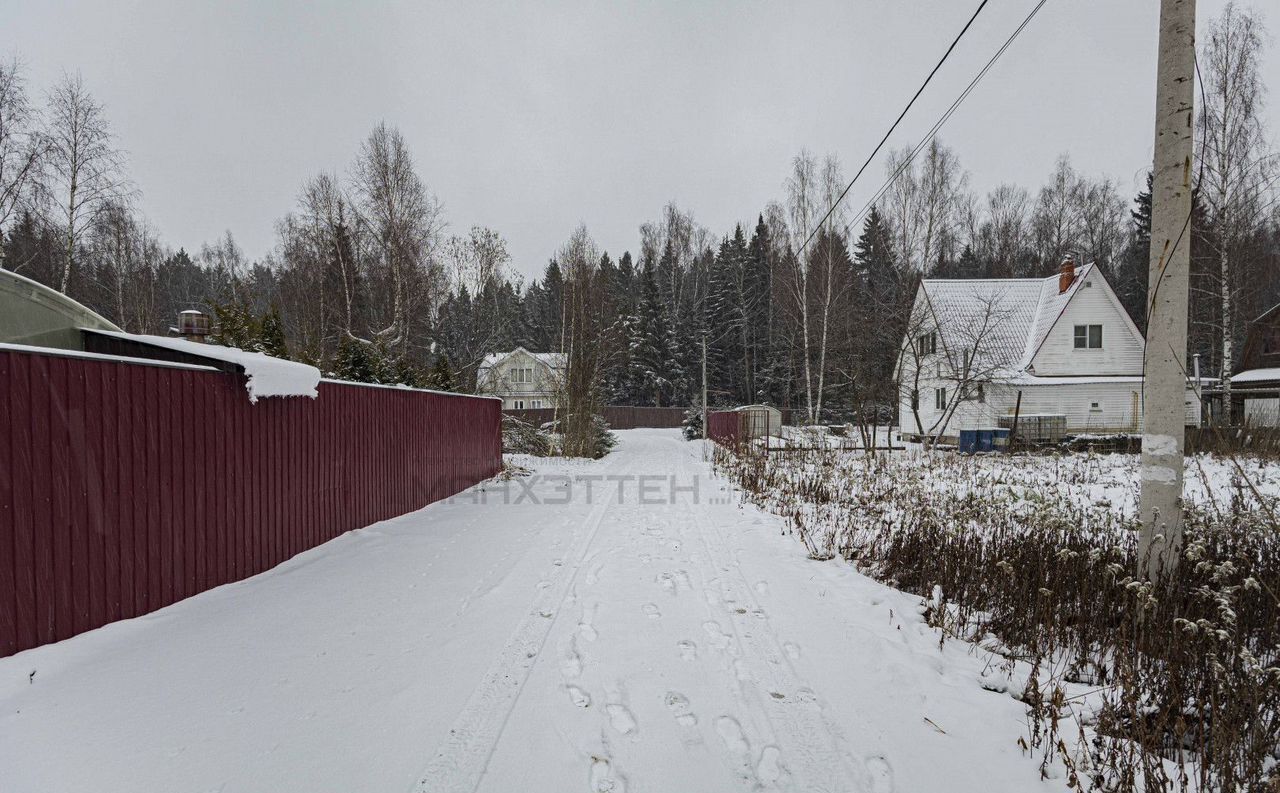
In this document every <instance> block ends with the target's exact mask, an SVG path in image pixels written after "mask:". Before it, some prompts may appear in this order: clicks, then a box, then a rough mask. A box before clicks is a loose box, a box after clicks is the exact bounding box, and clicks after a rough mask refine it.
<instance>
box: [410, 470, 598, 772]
mask: <svg viewBox="0 0 1280 793" xmlns="http://www.w3.org/2000/svg"><path fill="white" fill-rule="evenodd" d="M619 465H620V464H619V463H615V464H614V465H611V466H609V467H608V468H607V469H606V470H605V471H604V473H605V474H614V473H617V471H616V470H615V469H616V468H618V467H619ZM589 492H592V493H596V492H600V491H597V490H590V491H589ZM614 498H615V497H614V494H612V493H610V494H609V495H607V496H602V497H601V499H602V500H601V502H600V503H599V504H597V505H596V506H595V507H594V508H592V510H591V512H590V513H588V515H587V517H586V519H585V520H584V521H583V523H582V525H581V527H580V528H579V532H578V536H577V537H576V538H575V544H574V546H573V547H572V549H571V551H570V553H568V554H567V555H566V556H567V557H568V558H569V559H572V560H573V562H572V563H571V564H568V563H566V564H560V565H558V566H555V567H553V569H552V571H551V573H549V574H548V575H546V576H544V579H546V580H549V581H550V584H549V585H548V586H540V587H539V588H537V589H535V596H534V599H533V601H532V602H531V603H530V604H529V607H528V609H527V611H526V612H525V615H524V617H523V618H522V619H521V620H520V622H519V624H517V625H516V629H515V631H513V632H512V634H511V637H510V638H509V639H507V642H506V644H504V645H503V646H502V648H501V649H499V650H498V652H497V654H496V656H495V657H494V660H493V662H492V663H491V664H490V666H489V670H488V671H487V672H486V673H485V676H484V677H483V678H482V679H481V681H480V683H479V685H477V686H476V687H475V689H474V690H473V691H472V692H471V696H470V697H468V698H467V703H466V705H464V706H463V708H462V711H461V712H460V713H459V714H458V716H457V718H455V719H454V722H453V725H452V726H451V727H450V729H449V735H448V737H447V738H445V740H444V743H443V744H442V745H441V746H440V747H439V748H437V749H436V752H435V754H434V756H433V757H432V759H431V761H430V762H429V763H428V764H427V767H426V768H425V769H424V770H423V771H422V773H421V774H419V775H418V781H417V783H416V784H415V785H414V787H413V791H414V793H474V792H475V790H476V788H477V787H479V785H480V781H481V779H483V778H484V773H485V770H486V769H487V767H488V765H489V760H490V758H491V757H492V756H493V751H494V749H495V748H497V745H498V739H499V738H501V737H502V731H503V729H504V728H505V727H506V724H507V720H508V719H509V718H510V716H511V712H512V710H514V709H515V705H516V702H517V701H518V700H519V698H520V692H521V691H522V690H523V688H524V684H525V681H526V680H528V679H529V673H530V672H531V671H532V670H533V667H534V666H535V665H536V664H537V662H538V659H539V658H540V657H541V655H542V649H543V647H544V645H545V644H546V641H547V636H548V635H550V633H551V629H552V628H553V627H554V626H555V624H556V622H557V621H558V620H559V618H560V614H561V612H562V611H564V608H565V600H566V598H567V597H568V596H569V593H570V591H571V590H572V589H573V583H574V581H575V580H576V579H577V577H578V573H579V572H580V571H581V569H582V568H583V567H584V566H586V565H587V564H588V563H590V562H591V560H592V558H593V557H592V556H591V554H590V550H591V544H592V542H593V541H594V540H595V537H596V534H597V533H598V531H599V529H600V524H601V523H603V522H604V518H605V515H606V514H608V512H609V509H610V507H612V506H613V505H614V503H615V500H614ZM566 561H567V560H566ZM588 701H589V700H588ZM607 768H608V764H607V763H606V764H605V769H607ZM594 773H595V770H593V775H594Z"/></svg>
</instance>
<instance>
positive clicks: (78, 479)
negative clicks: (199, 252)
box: [0, 349, 502, 656]
mask: <svg viewBox="0 0 1280 793" xmlns="http://www.w3.org/2000/svg"><path fill="white" fill-rule="evenodd" d="M500 409H501V404H500V402H498V401H497V400H493V399H485V398H478V397H467V396H458V395H451V394H438V393H432V392H426V391H415V390H410V389H401V388H383V387H376V386H362V385H356V384H351V383H338V382H329V381H324V382H321V383H320V386H319V397H318V398H317V399H308V398H305V397H291V398H266V399H260V400H259V401H258V403H257V404H250V402H249V399H248V395H247V393H246V391H245V387H244V377H243V376H241V375H235V374H228V373H225V372H219V371H214V370H210V369H206V368H203V367H192V366H181V365H165V364H160V363H157V364H155V365H148V364H140V363H130V362H126V361H120V360H113V359H110V358H88V357H77V356H65V355H59V354H57V353H56V352H54V351H50V352H49V353H47V354H46V353H43V352H41V353H34V352H27V351H14V350H10V349H0V656H5V655H10V654H12V653H15V652H18V651H20V650H24V649H27V648H29V647H35V646H38V645H41V644H45V643H48V642H52V641H58V640H61V639H65V638H67V637H70V636H74V635H75V634H77V633H81V632H83V631H87V630H90V629H92V628H96V627H98V626H100V625H105V624H106V623H109V622H112V621H114V620H119V619H124V618H128V617H135V616H138V615H141V614H146V613H148V612H151V611H155V610H156V609H158V608H161V607H163V606H166V605H169V604H170V603H173V602H175V601H178V600H181V599H182V598H185V597H189V596H191V595H194V594H197V593H199V592H202V591H204V590H206V589H209V588H211V587H215V586H218V585H220V584H224V583H228V582H231V581H237V580H240V579H243V578H246V577H248V576H251V575H254V574H256V573H260V572H262V571H264V570H267V569H269V568H271V567H273V566H275V565H277V564H279V563H280V562H283V561H284V560H286V559H288V558H289V557H291V556H293V555H294V554H297V553H300V552H301V551H304V550H307V549H308V548H312V547H314V546H316V545H319V544H321V543H323V542H326V541H327V540H330V539H332V538H334V537H337V536H338V535H340V534H342V533H343V532H346V531H349V530H351V529H355V528H359V527H361V526H367V525H369V524H371V523H375V522H377V521H379V520H384V519H386V518H390V517H393V516H396V515H400V514H403V513H405V512H409V511H411V510H414V509H418V508H420V507H422V506H425V505H426V504H429V503H431V502H433V501H437V500H440V499H442V498H446V497H447V496H449V495H452V494H454V493H456V492H458V491H460V490H462V489H464V488H466V487H468V486H470V485H472V484H474V483H476V482H478V481H480V480H482V479H485V478H487V477H489V476H492V475H493V474H495V473H497V472H498V471H499V470H500V469H501V466H502V457H501V435H500Z"/></svg>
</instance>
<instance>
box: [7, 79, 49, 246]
mask: <svg viewBox="0 0 1280 793" xmlns="http://www.w3.org/2000/svg"><path fill="white" fill-rule="evenodd" d="M38 121H39V119H38V117H37V113H36V110H35V108H33V107H32V106H31V102H30V100H29V99H28V97H27V91H26V84H25V81H24V80H23V77H22V71H21V68H20V66H19V64H18V62H17V61H16V60H13V61H10V62H9V63H7V64H6V63H0V233H3V231H4V230H5V228H7V227H8V225H9V221H10V220H11V219H12V218H13V217H14V215H15V214H16V213H18V212H19V211H21V210H22V209H24V208H29V207H30V206H31V204H32V203H33V199H34V198H35V196H34V195H33V193H34V192H35V190H36V188H38V187H39V177H40V169H41V166H42V165H43V164H44V154H45V151H46V148H47V144H46V140H45V137H44V135H43V134H42V133H41V132H40V130H39V128H38Z"/></svg>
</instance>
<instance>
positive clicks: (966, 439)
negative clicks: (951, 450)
mask: <svg viewBox="0 0 1280 793" xmlns="http://www.w3.org/2000/svg"><path fill="white" fill-rule="evenodd" d="M977 450H978V431H977V430H960V445H959V447H958V451H959V452H960V453H961V454H973V453H974V452H976V451H977Z"/></svg>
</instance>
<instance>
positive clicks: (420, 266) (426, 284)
mask: <svg viewBox="0 0 1280 793" xmlns="http://www.w3.org/2000/svg"><path fill="white" fill-rule="evenodd" d="M352 179H353V182H354V186H355V192H356V194H357V195H358V196H359V198H360V202H359V210H360V217H361V219H362V221H363V222H364V223H365V225H366V226H367V227H368V228H369V231H370V234H371V235H372V238H373V240H374V242H375V245H376V247H377V250H378V254H379V259H380V261H381V264H382V267H383V269H384V271H385V274H386V277H387V279H388V281H389V282H390V284H389V285H390V288H391V306H390V309H389V311H388V314H389V316H388V317H387V324H386V326H385V327H384V328H383V329H382V330H379V331H378V332H377V336H378V337H379V338H381V339H382V340H384V341H385V342H386V343H387V346H388V347H391V348H397V347H400V346H402V345H403V344H404V343H405V342H406V341H407V340H408V338H409V329H410V324H411V321H412V319H413V317H414V314H415V312H416V311H417V310H419V309H425V310H426V312H427V313H428V314H429V313H430V312H431V311H432V310H433V309H434V307H435V301H437V300H438V299H439V298H440V296H441V295H440V293H441V292H442V291H443V290H442V289H441V286H442V285H441V283H440V280H441V278H440V276H441V273H440V271H439V265H438V263H437V262H436V261H435V260H434V259H435V255H436V252H437V251H436V248H437V247H438V243H439V238H440V233H441V231H442V230H443V228H444V217H443V212H442V210H441V208H440V204H439V202H438V201H437V200H436V199H435V197H434V196H432V195H431V194H430V193H429V192H427V188H426V185H424V184H423V182H422V179H421V177H419V176H418V173H417V171H416V170H415V169H414V165H413V157H412V155H411V154H410V153H409V147H408V145H407V144H406V143H405V140H404V136H403V135H401V134H400V131H399V130H398V129H396V128H395V127H391V126H388V125H387V124H386V123H385V122H384V123H381V124H378V126H376V127H374V129H373V132H371V133H369V137H368V138H366V139H365V142H364V143H363V144H362V145H361V147H360V154H359V155H358V157H357V158H356V163H355V167H354V168H353V172H352Z"/></svg>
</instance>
